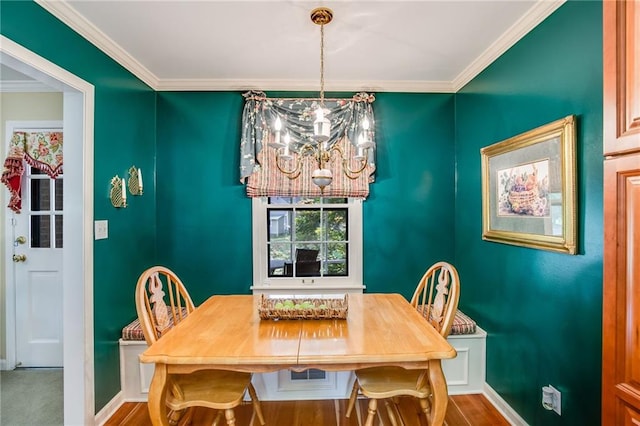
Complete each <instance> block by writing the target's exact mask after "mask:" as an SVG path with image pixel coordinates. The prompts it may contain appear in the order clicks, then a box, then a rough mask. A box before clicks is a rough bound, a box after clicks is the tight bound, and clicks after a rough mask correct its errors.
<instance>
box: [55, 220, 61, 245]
mask: <svg viewBox="0 0 640 426" xmlns="http://www.w3.org/2000/svg"><path fill="white" fill-rule="evenodd" d="M55 225H56V248H62V215H61V214H57V215H56V218H55Z"/></svg>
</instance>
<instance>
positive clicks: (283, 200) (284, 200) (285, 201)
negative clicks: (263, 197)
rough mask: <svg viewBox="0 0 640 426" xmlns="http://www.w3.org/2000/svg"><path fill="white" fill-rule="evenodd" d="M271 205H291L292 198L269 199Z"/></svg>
mask: <svg viewBox="0 0 640 426" xmlns="http://www.w3.org/2000/svg"><path fill="white" fill-rule="evenodd" d="M269 204H291V197H269Z"/></svg>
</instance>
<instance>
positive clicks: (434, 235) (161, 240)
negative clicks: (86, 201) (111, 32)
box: [0, 0, 602, 425]
mask: <svg viewBox="0 0 640 426" xmlns="http://www.w3.org/2000/svg"><path fill="white" fill-rule="evenodd" d="M0 8H1V9H0V11H1V13H0V32H1V33H2V34H3V35H4V36H6V37H8V38H10V39H12V40H14V41H15V42H17V43H19V44H21V45H23V46H24V47H26V48H28V49H30V50H32V51H34V52H36V53H38V54H39V55H41V56H43V57H45V58H47V59H48V60H50V61H52V62H54V63H56V64H57V65H59V66H61V67H62V68H65V69H67V70H68V71H70V72H72V73H73V74H75V75H77V76H79V77H80V78H83V79H84V80H86V81H88V82H90V83H92V84H94V85H95V141H94V143H95V147H94V149H95V161H94V163H95V171H94V172H95V201H94V209H95V218H96V219H107V220H109V234H110V238H109V239H108V240H100V241H96V242H95V244H94V251H95V257H94V287H95V288H94V293H95V307H94V309H95V318H94V322H95V324H94V329H95V330H94V331H95V377H96V383H95V389H96V411H98V410H100V409H101V408H102V407H103V406H104V405H105V404H106V403H107V402H108V401H109V400H111V398H113V396H115V394H116V393H117V392H118V391H119V390H120V384H119V365H118V362H119V360H118V352H117V351H118V349H117V339H118V336H119V333H120V329H121V327H122V326H123V325H125V324H126V323H127V322H129V321H130V320H131V319H133V318H134V317H135V306H134V301H133V290H134V287H135V282H136V280H137V277H138V275H139V274H140V273H141V272H142V270H143V269H145V268H146V267H148V266H150V265H152V264H156V263H159V264H160V263H161V264H165V265H167V266H169V267H171V268H172V269H175V270H176V272H178V274H179V275H180V276H181V277H183V278H184V280H185V281H186V282H188V283H189V288H190V291H191V292H192V294H193V297H194V300H195V301H196V303H199V302H201V301H202V300H204V299H205V298H206V297H207V296H208V295H210V294H212V293H248V292H249V285H250V284H251V277H252V271H251V268H250V266H249V264H248V263H247V261H248V260H249V259H251V256H252V252H251V227H250V223H251V202H250V200H249V199H248V198H246V196H245V195H244V187H243V186H242V185H241V184H240V183H239V179H238V155H239V154H238V141H239V137H240V117H241V114H242V105H243V98H242V96H241V94H240V93H237V92H196V93H193V92H179V93H173V92H160V93H157V94H156V93H154V92H153V91H152V90H150V89H149V88H148V87H147V86H146V85H144V84H143V83H142V82H140V81H139V80H138V79H136V78H135V77H134V76H132V75H131V74H130V73H129V72H127V71H126V70H124V69H123V68H122V67H121V66H119V65H118V64H117V63H115V62H114V61H112V60H111V59H109V58H108V57H106V56H105V55H104V54H103V53H101V52H100V51H99V50H98V49H96V48H95V47H94V46H93V45H91V44H90V43H88V42H87V41H85V40H84V39H83V38H81V37H80V36H79V35H77V34H76V33H74V32H73V31H71V30H70V29H69V28H67V27H66V26H65V25H63V24H61V23H60V22H59V21H58V20H56V19H55V18H53V17H52V16H51V15H49V14H48V13H47V12H46V11H44V10H43V9H41V8H40V7H39V6H38V5H36V4H35V3H33V2H8V1H4V0H3V1H1V2H0ZM601 8H602V6H601V3H599V2H569V3H567V4H565V5H564V6H562V7H561V8H560V9H559V10H558V11H557V12H556V13H555V14H553V15H552V16H551V17H550V18H548V19H547V20H546V21H545V22H543V23H542V24H541V25H540V26H539V27H538V28H536V29H535V30H534V31H533V32H532V33H530V34H529V35H527V36H526V37H525V38H524V39H523V40H521V41H520V42H519V43H518V44H516V45H515V46H514V47H513V48H512V49H510V50H509V51H508V52H507V53H505V54H504V55H503V56H502V57H501V58H499V59H498V60H497V61H496V62H495V63H494V64H492V65H491V66H490V67H489V68H488V69H487V70H485V71H484V72H483V73H482V74H480V75H479V76H478V77H476V78H475V79H474V80H473V81H472V82H471V83H470V84H468V85H467V86H466V87H465V88H464V89H463V90H461V91H460V93H459V94H457V95H453V94H401V93H380V94H377V95H376V96H377V100H376V102H375V104H374V107H375V111H376V119H377V123H376V131H377V137H378V170H377V173H376V176H377V181H376V183H375V184H374V185H373V186H372V189H371V194H370V197H369V199H368V200H367V201H366V202H365V203H364V213H363V214H364V280H365V284H366V285H367V291H368V292H399V293H402V294H403V295H405V296H406V297H409V296H410V295H411V293H412V291H413V289H414V287H415V283H416V281H417V280H418V279H419V277H420V276H421V274H422V273H423V271H424V269H425V267H426V265H429V264H431V263H433V262H435V261H437V260H441V259H442V260H449V261H453V262H454V263H455V264H456V266H457V267H458V269H459V272H460V276H461V280H462V293H461V294H462V295H461V302H460V303H461V307H462V308H463V309H464V310H466V311H467V312H468V313H469V314H470V315H472V316H473V317H474V318H475V319H476V320H478V322H479V324H480V325H481V326H482V327H483V328H485V329H486V330H487V331H488V333H489V337H488V342H487V382H488V383H489V384H490V385H491V386H492V387H493V388H494V389H495V390H496V391H498V392H499V394H500V395H501V396H502V397H503V398H504V399H505V400H506V401H507V402H508V403H509V404H510V405H511V406H512V407H513V408H514V409H515V410H517V411H518V412H519V413H520V415H521V416H522V417H524V418H525V420H527V421H528V422H529V423H531V424H533V425H554V424H563V425H569V424H571V425H573V424H575V425H588V424H599V412H600V411H599V407H600V400H599V393H600V346H601V344H600V341H601V327H600V315H601V303H602V301H601V283H602V272H601V271H602V155H601V152H602V118H601V116H602V105H601V104H602V96H601V92H602V83H601V81H602V55H601V50H602V31H601V26H602V25H601V18H602V12H601ZM25 22H30V25H24V23H25ZM273 96H276V94H273ZM568 114H576V115H577V116H578V181H579V186H578V201H579V251H580V253H579V255H578V256H569V255H563V254H556V253H551V252H547V251H541V250H533V249H526V248H519V247H515V246H508V245H504V244H497V243H490V242H484V241H482V240H481V232H482V230H481V207H480V206H481V198H480V153H479V151H480V148H482V147H484V146H487V145H490V144H492V143H495V142H498V141H500V140H503V139H505V138H508V137H510V136H514V135H516V134H519V133H521V132H523V131H526V130H529V129H531V128H534V127H537V126H539V125H542V124H545V123H547V122H550V121H553V120H555V119H557V118H560V117H563V116H565V115H568ZM156 138H157V141H156ZM156 143H157V147H156ZM155 156H157V164H156V157H155ZM132 164H135V165H136V166H139V167H141V168H142V169H143V173H144V176H145V194H144V196H143V197H129V204H130V205H129V207H128V208H127V209H119V210H117V209H114V208H112V207H111V205H110V204H109V201H108V198H107V197H108V184H109V180H110V179H111V177H112V176H113V175H115V174H119V175H120V176H122V175H123V174H124V173H125V172H126V170H127V169H128V168H129V167H130V166H131V165H132ZM156 170H157V182H155V185H154V178H155V176H154V172H155V171H156ZM452 188H455V192H454V191H452ZM156 193H157V202H156ZM156 206H157V207H156ZM156 213H157V216H156ZM156 233H157V234H158V235H157V237H156ZM156 238H157V239H156ZM156 247H157V253H156ZM549 383H551V384H553V385H554V386H556V387H558V388H559V389H560V390H561V391H562V392H563V415H562V417H557V416H556V415H555V414H553V413H550V412H547V411H544V410H543V409H542V408H541V407H540V388H541V387H542V386H543V385H546V384H549Z"/></svg>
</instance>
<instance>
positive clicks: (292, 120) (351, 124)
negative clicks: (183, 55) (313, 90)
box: [240, 91, 376, 198]
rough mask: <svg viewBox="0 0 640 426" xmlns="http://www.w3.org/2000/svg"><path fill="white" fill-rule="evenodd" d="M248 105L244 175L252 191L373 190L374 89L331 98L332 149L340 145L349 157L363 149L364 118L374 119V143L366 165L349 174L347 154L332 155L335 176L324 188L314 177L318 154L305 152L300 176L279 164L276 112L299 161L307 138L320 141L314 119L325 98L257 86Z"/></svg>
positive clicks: (343, 193)
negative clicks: (273, 93)
mask: <svg viewBox="0 0 640 426" xmlns="http://www.w3.org/2000/svg"><path fill="white" fill-rule="evenodd" d="M243 96H244V97H245V106H244V111H243V114H242V139H241V141H240V180H241V181H242V182H246V184H247V195H249V196H250V197H262V196H299V197H318V196H320V195H323V196H325V197H359V198H366V197H367V195H368V194H369V183H370V182H373V181H374V172H375V169H376V165H375V146H376V145H375V119H374V115H373V107H372V103H373V102H374V100H375V97H374V96H373V95H372V94H367V93H358V94H356V95H354V96H353V98H351V99H325V100H324V107H325V108H324V109H325V110H328V111H329V112H328V114H326V117H327V118H328V119H329V120H330V121H331V135H330V138H329V141H328V142H327V147H328V149H331V148H332V147H334V146H339V147H340V148H341V149H342V150H343V152H344V153H345V156H346V158H349V159H351V158H352V157H353V156H354V153H355V152H356V150H357V142H358V137H359V135H360V133H361V132H362V123H363V122H364V121H365V119H366V120H368V121H369V125H370V128H369V139H370V140H371V141H372V142H373V148H370V149H368V151H367V157H368V158H367V159H366V161H367V164H366V167H365V169H364V171H363V172H362V173H360V174H358V175H357V176H354V175H351V177H349V176H348V175H347V174H345V173H344V172H343V164H342V159H341V158H339V155H338V153H336V152H333V153H332V160H331V161H330V162H329V163H328V164H326V165H325V167H327V168H329V169H330V170H331V172H332V173H333V182H332V183H331V185H329V186H327V187H325V188H324V191H323V192H322V193H321V191H320V188H319V187H317V186H316V185H315V184H314V183H313V182H312V180H311V173H312V172H313V170H314V169H316V168H318V164H317V162H316V161H315V159H314V158H313V157H304V159H303V167H302V170H301V173H300V175H299V176H297V177H296V178H294V179H290V178H289V177H288V176H287V175H286V174H284V173H282V172H281V171H280V170H278V167H277V166H276V152H277V147H276V146H273V141H274V136H275V131H274V123H275V120H276V117H279V118H280V120H281V122H282V131H281V132H282V134H283V135H284V134H285V133H287V132H288V133H289V135H290V136H291V144H290V149H291V153H292V155H293V156H294V160H293V161H292V164H295V162H296V161H297V156H298V155H299V154H298V152H299V150H300V148H301V147H302V146H303V145H304V144H307V143H311V144H315V143H316V142H315V141H313V139H312V138H311V137H312V135H313V122H314V120H315V118H316V115H315V110H316V109H317V107H318V104H319V102H320V100H319V99H304V98H299V99H288V98H268V97H266V95H265V94H264V93H263V92H256V91H251V92H247V93H245V94H244V95H243ZM349 161H350V163H348V164H349V165H350V167H351V169H352V170H355V169H358V164H357V163H356V162H355V160H349Z"/></svg>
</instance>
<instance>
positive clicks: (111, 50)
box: [35, 0, 566, 93]
mask: <svg viewBox="0 0 640 426" xmlns="http://www.w3.org/2000/svg"><path fill="white" fill-rule="evenodd" d="M35 2H36V3H37V4H39V5H40V6H41V7H43V8H44V9H45V10H47V11H48V12H49V13H51V14H52V15H53V16H55V17H56V18H58V19H60V20H61V21H62V22H63V23H65V24H66V25H68V26H69V27H70V28H72V29H73V30H74V31H76V32H77V33H78V34H80V35H81V36H82V37H84V38H85V39H87V40H88V41H89V42H91V43H92V44H93V45H95V46H96V47H97V48H98V49H100V50H101V51H102V52H104V53H105V54H106V55H108V56H109V57H111V58H112V59H113V60H115V61H116V62H117V63H119V64H120V65H122V66H123V67H124V68H125V69H127V70H128V71H129V72H131V73H132V74H133V75H135V76H136V77H138V78H139V79H140V80H142V81H143V82H144V83H146V84H147V85H148V86H149V87H151V88H152V89H153V90H156V91H237V90H251V89H254V90H271V91H316V90H318V88H317V81H313V82H312V81H309V80H237V79H162V80H161V79H159V78H158V77H157V76H156V75H154V74H153V73H152V72H151V71H149V70H148V69H147V68H146V67H144V66H143V65H142V64H141V63H140V62H138V61H137V60H136V59H135V58H134V57H133V56H131V55H130V54H129V53H128V52H127V51H126V50H124V49H123V48H122V47H121V46H120V45H118V44H117V43H116V42H114V41H113V40H111V39H110V38H109V37H108V36H107V35H106V34H104V33H103V32H102V31H100V30H99V29H97V28H96V27H95V26H93V25H92V24H91V23H90V22H89V21H87V20H86V19H85V18H84V17H83V16H82V15H80V14H79V13H78V12H77V11H76V10H75V9H74V8H73V7H71V6H70V5H69V4H68V3H67V2H66V1H65V0H35ZM565 2H566V0H539V1H538V2H536V3H535V4H534V5H533V6H532V7H531V9H529V11H528V12H527V13H526V14H525V15H524V16H523V17H522V18H521V19H520V20H518V21H517V22H516V23H515V24H514V25H512V26H511V27H510V28H509V29H508V30H507V31H506V32H505V33H504V34H503V35H502V36H501V37H500V38H499V39H498V40H497V41H496V42H494V43H493V44H492V45H491V46H490V47H489V48H488V49H487V50H485V51H484V52H483V53H482V54H480V56H478V57H477V58H476V59H475V60H474V61H473V62H472V63H471V64H470V65H469V66H468V67H467V68H465V69H464V70H463V71H462V72H461V73H460V74H459V75H458V76H457V77H456V78H454V79H453V80H452V81H369V82H366V81H365V82H363V81H337V82H336V81H333V82H331V84H330V85H327V87H326V89H325V90H327V91H339V92H342V91H361V90H362V91H369V92H407V93H456V92H458V91H459V90H460V89H462V88H463V87H464V86H465V85H466V84H467V83H469V82H470V81H471V80H472V79H473V78H475V77H476V76H477V75H478V74H480V73H481V72H482V71H483V70H484V69H485V68H486V67H488V66H489V65H490V64H491V63H492V62H493V61H495V60H496V59H497V58H498V57H500V55H502V54H503V53H504V52H506V51H507V50H509V48H511V47H512V46H513V45H514V44H516V43H517V42H518V41H519V40H520V39H521V38H522V37H524V36H525V35H526V34H527V33H528V32H529V31H531V30H532V29H533V28H535V27H536V26H537V25H538V24H540V22H542V21H543V20H544V19H546V18H547V17H548V16H549V15H551V14H552V13H553V12H554V11H555V10H556V9H558V8H559V7H560V6H562V4H564V3H565Z"/></svg>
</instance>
